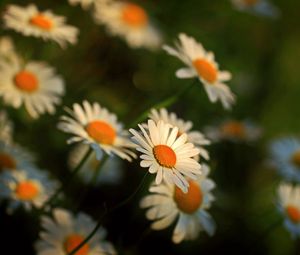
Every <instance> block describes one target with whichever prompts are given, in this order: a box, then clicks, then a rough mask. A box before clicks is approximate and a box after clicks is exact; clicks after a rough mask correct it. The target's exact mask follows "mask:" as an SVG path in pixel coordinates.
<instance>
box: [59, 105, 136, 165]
mask: <svg viewBox="0 0 300 255" xmlns="http://www.w3.org/2000/svg"><path fill="white" fill-rule="evenodd" d="M66 111H67V112H68V113H69V114H70V115H71V117H69V116H62V117H61V122H60V123H59V124H58V128H59V129H61V130H62V131H64V132H66V133H71V134H74V136H73V137H72V138H70V139H69V140H68V141H67V143H74V142H83V143H84V144H89V145H90V146H91V147H92V148H93V149H94V150H95V152H96V156H97V159H99V160H100V159H101V155H102V154H101V150H103V151H104V152H106V153H107V154H109V155H111V154H115V155H117V156H119V157H120V158H122V159H126V160H128V161H131V160H132V159H131V158H135V153H134V152H132V151H131V149H132V148H134V147H135V145H134V144H133V143H132V142H131V141H130V140H129V139H128V132H127V131H125V130H123V127H122V125H121V124H120V123H119V122H118V121H117V116H116V115H115V114H113V113H110V112H109V111H108V110H107V109H106V108H104V107H101V106H100V105H99V104H98V103H93V104H90V103H89V102H87V101H84V102H83V106H80V105H79V104H74V105H73V110H72V109H68V108H67V109H66Z"/></svg>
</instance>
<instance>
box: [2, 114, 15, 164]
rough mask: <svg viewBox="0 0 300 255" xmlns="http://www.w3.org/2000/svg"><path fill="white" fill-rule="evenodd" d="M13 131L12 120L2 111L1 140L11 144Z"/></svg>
mask: <svg viewBox="0 0 300 255" xmlns="http://www.w3.org/2000/svg"><path fill="white" fill-rule="evenodd" d="M12 133H13V124H12V122H11V121H10V120H9V119H8V118H7V114H6V112H4V111H0V142H1V141H2V142H4V143H9V144H10V143H11V142H12ZM0 165H1V163H0Z"/></svg>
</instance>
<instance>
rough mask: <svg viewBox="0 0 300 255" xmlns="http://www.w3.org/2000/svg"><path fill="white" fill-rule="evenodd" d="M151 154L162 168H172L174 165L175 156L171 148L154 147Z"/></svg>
mask: <svg viewBox="0 0 300 255" xmlns="http://www.w3.org/2000/svg"><path fill="white" fill-rule="evenodd" d="M153 154H154V157H155V159H156V161H157V162H158V164H160V165H161V166H163V167H168V168H173V167H174V166H175V164H176V154H175V152H174V151H173V149H172V148H170V147H169V146H167V145H162V144H161V145H156V146H154V148H153Z"/></svg>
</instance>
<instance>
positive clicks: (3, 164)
mask: <svg viewBox="0 0 300 255" xmlns="http://www.w3.org/2000/svg"><path fill="white" fill-rule="evenodd" d="M16 166H17V164H16V161H15V160H14V159H13V158H12V157H11V156H10V155H8V154H6V153H0V172H1V171H3V170H4V169H9V170H12V169H15V168H16Z"/></svg>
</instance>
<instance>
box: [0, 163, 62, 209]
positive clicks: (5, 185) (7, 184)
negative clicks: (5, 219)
mask: <svg viewBox="0 0 300 255" xmlns="http://www.w3.org/2000/svg"><path fill="white" fill-rule="evenodd" d="M0 183H1V184H2V188H1V189H2V190H1V197H2V199H8V200H9V205H8V212H9V213H11V212H13V211H14V210H15V209H16V208H18V207H19V206H23V207H24V208H25V209H26V210H31V209H32V207H33V206H34V207H36V208H41V207H42V206H43V204H44V203H45V202H46V201H47V199H48V198H49V197H50V196H51V195H52V194H53V191H54V190H55V189H56V188H57V186H58V183H57V182H56V181H53V180H50V179H49V176H48V175H47V173H46V172H42V171H39V170H36V169H33V168H31V169H29V170H26V171H25V170H15V171H10V172H8V171H6V172H4V173H2V174H1V175H0Z"/></svg>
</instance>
